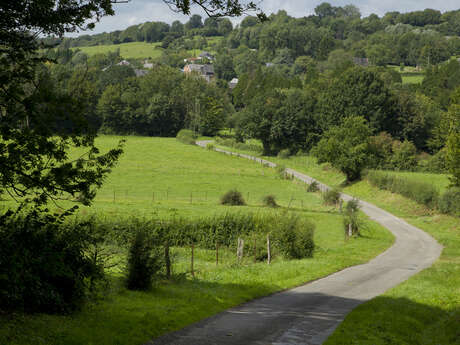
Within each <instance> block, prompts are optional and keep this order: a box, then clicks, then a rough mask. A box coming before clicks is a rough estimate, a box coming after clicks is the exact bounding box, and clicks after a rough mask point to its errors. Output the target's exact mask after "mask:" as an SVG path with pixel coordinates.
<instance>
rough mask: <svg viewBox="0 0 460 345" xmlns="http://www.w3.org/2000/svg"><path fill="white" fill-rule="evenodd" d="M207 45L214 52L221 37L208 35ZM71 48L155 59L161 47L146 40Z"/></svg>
mask: <svg viewBox="0 0 460 345" xmlns="http://www.w3.org/2000/svg"><path fill="white" fill-rule="evenodd" d="M206 40H207V41H208V46H207V47H205V48H204V49H203V50H206V51H208V52H211V53H213V52H215V45H216V44H218V43H219V42H220V41H221V40H222V37H208V38H206ZM72 49H74V50H75V49H79V50H81V51H83V52H84V53H86V54H88V55H89V56H92V55H95V54H106V53H108V52H114V51H116V50H117V49H120V56H121V57H123V58H125V59H155V58H157V57H159V56H160V55H161V53H162V52H163V48H161V42H154V43H147V42H129V43H120V44H109V45H97V46H89V47H74V48H72ZM201 52H202V50H200V49H191V50H188V53H189V54H190V56H191V57H194V56H198V55H199V54H200V53H201Z"/></svg>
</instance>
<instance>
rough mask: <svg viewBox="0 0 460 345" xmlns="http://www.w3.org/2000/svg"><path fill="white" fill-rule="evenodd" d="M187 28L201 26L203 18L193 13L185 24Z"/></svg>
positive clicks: (199, 27) (198, 27)
mask: <svg viewBox="0 0 460 345" xmlns="http://www.w3.org/2000/svg"><path fill="white" fill-rule="evenodd" d="M185 27H186V28H187V30H191V29H201V28H202V27H203V20H202V18H201V16H200V15H198V14H194V15H193V16H191V17H190V19H189V21H188V22H187V23H186V24H185Z"/></svg>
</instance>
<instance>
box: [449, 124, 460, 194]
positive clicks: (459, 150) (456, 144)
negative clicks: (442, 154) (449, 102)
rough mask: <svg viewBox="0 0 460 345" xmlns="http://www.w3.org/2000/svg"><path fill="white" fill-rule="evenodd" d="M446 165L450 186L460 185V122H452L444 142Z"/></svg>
mask: <svg viewBox="0 0 460 345" xmlns="http://www.w3.org/2000/svg"><path fill="white" fill-rule="evenodd" d="M446 166H447V169H448V171H449V173H450V174H451V177H450V184H451V186H452V187H460V124H459V123H458V122H452V123H451V127H450V131H449V136H448V137H447V143H446Z"/></svg>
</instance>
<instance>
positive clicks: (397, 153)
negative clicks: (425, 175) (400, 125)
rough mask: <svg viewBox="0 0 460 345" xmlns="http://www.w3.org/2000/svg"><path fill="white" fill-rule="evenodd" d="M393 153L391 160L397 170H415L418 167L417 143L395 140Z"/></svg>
mask: <svg viewBox="0 0 460 345" xmlns="http://www.w3.org/2000/svg"><path fill="white" fill-rule="evenodd" d="M392 149H393V155H392V156H391V159H390V162H391V165H392V167H393V168H394V169H395V170H405V171H414V170H415V169H416V167H417V148H416V147H415V145H414V144H413V143H412V142H410V141H407V140H405V141H404V142H400V141H397V140H395V141H394V142H393V147H392Z"/></svg>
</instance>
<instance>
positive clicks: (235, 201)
mask: <svg viewBox="0 0 460 345" xmlns="http://www.w3.org/2000/svg"><path fill="white" fill-rule="evenodd" d="M220 203H221V204H222V205H229V206H243V205H246V202H245V201H244V198H243V195H241V193H240V192H239V191H237V190H236V189H232V190H229V191H228V192H227V193H225V194H224V195H223V196H222V198H221V199H220Z"/></svg>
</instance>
